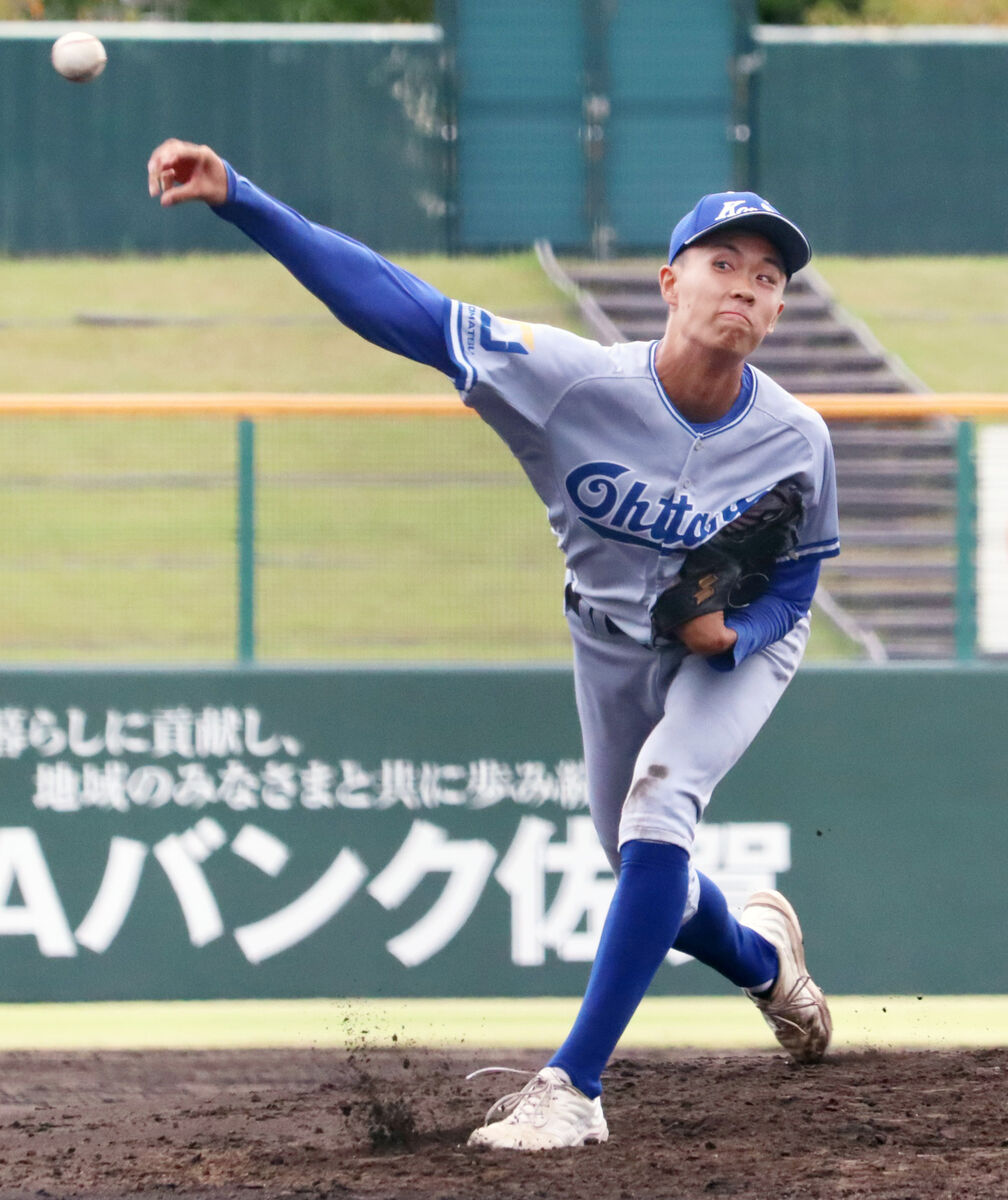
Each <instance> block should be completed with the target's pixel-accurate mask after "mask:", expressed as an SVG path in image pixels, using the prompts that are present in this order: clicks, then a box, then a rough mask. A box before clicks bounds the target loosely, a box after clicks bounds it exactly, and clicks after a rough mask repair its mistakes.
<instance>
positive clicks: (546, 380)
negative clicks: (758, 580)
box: [450, 301, 839, 645]
mask: <svg viewBox="0 0 1008 1200" xmlns="http://www.w3.org/2000/svg"><path fill="white" fill-rule="evenodd" d="M656 345H657V343H652V342H631V343H626V344H619V345H615V346H609V347H605V346H601V345H599V344H598V343H596V342H593V341H590V340H587V339H585V338H581V337H578V336H576V335H575V334H572V333H569V332H566V331H564V330H561V329H555V328H552V327H550V326H544V325H529V324H525V323H518V322H514V321H506V320H501V319H500V318H497V317H494V316H493V315H491V314H490V313H487V312H486V311H484V310H483V309H480V308H478V307H476V306H474V305H471V304H463V303H459V302H458V301H453V302H452V305H451V315H450V350H451V354H452V357H453V359H454V360H455V362H456V364H457V366H458V374H457V376H456V381H455V382H456V386H457V387H458V388H459V390H460V392H461V393H462V394H463V398H464V400H465V402H466V403H467V404H468V405H470V406H471V407H472V408H474V409H475V410H476V411H477V412H478V413H479V414H480V416H481V417H483V419H484V420H485V421H486V422H487V423H488V424H489V425H491V426H492V427H493V428H494V429H495V430H496V431H497V432H498V433H499V434H500V436H501V437H502V438H503V439H504V441H505V442H506V443H507V444H508V446H509V447H510V449H511V450H512V452H513V453H514V455H515V456H516V457H517V458H518V460H519V461H520V462H521V464H522V466H523V467H524V469H525V472H526V474H527V475H528V477H529V479H530V480H531V482H532V484H533V486H534V487H535V489H536V491H537V492H538V494H539V496H540V497H541V498H542V500H543V502H544V504H545V505H546V508H547V511H548V514H549V520H550V524H551V526H552V528H553V532H554V533H555V535H556V538H557V541H558V543H559V545H560V548H561V550H562V551H563V553H564V556H565V559H566V562H567V568H568V581H569V582H571V583H572V584H573V586H574V587H575V588H576V590H577V592H578V593H579V594H580V595H581V596H582V597H583V598H584V599H585V600H586V601H587V602H588V604H590V605H591V606H592V607H593V608H595V609H597V610H600V611H601V612H603V613H605V614H607V615H608V616H609V617H610V618H611V619H612V620H613V621H614V622H615V623H616V624H617V625H618V626H619V627H620V629H622V630H623V631H624V632H626V633H627V634H629V635H630V636H631V637H632V638H634V640H636V641H638V642H640V643H641V644H644V645H646V644H648V643H649V642H650V640H651V623H650V610H651V607H652V605H653V604H654V602H655V600H656V599H657V597H658V596H659V594H660V593H661V592H662V591H664V589H665V588H666V587H668V586H669V585H670V584H671V583H672V582H673V581H674V579H675V577H676V575H677V574H678V571H679V568H680V565H681V563H682V559H683V555H684V553H685V552H686V551H688V550H690V549H691V548H692V547H694V546H697V545H699V544H700V543H702V542H705V541H706V540H707V539H708V538H710V537H711V536H712V534H714V533H715V532H716V531H717V530H718V529H719V528H720V527H721V526H722V525H724V524H726V523H727V522H729V521H731V520H732V519H733V518H734V517H736V516H737V515H738V514H739V512H740V511H743V510H744V509H745V508H747V507H748V506H749V505H750V504H751V503H753V502H754V501H755V500H756V499H758V498H759V497H760V496H761V495H762V494H763V493H764V492H766V491H767V490H768V489H769V488H771V487H773V486H774V484H776V483H777V482H778V481H779V480H781V479H785V478H791V477H793V478H794V479H796V480H797V482H798V484H799V486H800V488H801V491H802V495H803V499H804V502H805V517H804V521H803V525H802V527H801V529H800V531H799V542H798V547H797V549H796V554H797V556H798V557H809V558H825V557H828V556H831V555H834V554H836V553H837V552H838V548H839V540H838V530H837V512H836V483H835V475H834V465H833V451H832V446H831V443H830V439H829V434H828V432H827V429H826V425H825V423H824V421H823V420H822V418H821V417H820V416H819V414H818V413H816V412H815V411H814V410H813V409H811V408H809V407H808V406H807V405H805V404H802V403H801V402H800V401H798V400H796V399H795V398H794V397H793V396H791V395H790V394H789V393H787V392H786V391H784V389H783V388H781V387H779V386H778V385H777V384H776V383H774V382H773V380H771V379H770V378H768V377H767V376H766V375H764V374H763V373H762V372H760V371H759V370H757V369H755V368H753V367H750V366H746V368H745V383H744V386H743V388H742V391H741V392H740V395H739V398H738V400H737V401H736V403H735V404H734V406H733V407H732V409H731V410H730V411H729V412H728V413H727V414H726V415H725V416H724V417H723V418H722V419H721V420H719V421H716V422H713V423H712V424H710V425H699V426H697V425H692V424H690V423H688V422H687V421H686V420H685V419H684V418H683V417H682V416H681V415H680V414H679V413H678V412H677V410H676V409H675V407H674V405H673V404H672V403H671V402H670V400H669V397H668V396H667V395H666V393H665V391H664V388H663V387H662V385H661V383H660V382H659V379H658V376H657V374H656V371H655V364H654V353H655V347H656Z"/></svg>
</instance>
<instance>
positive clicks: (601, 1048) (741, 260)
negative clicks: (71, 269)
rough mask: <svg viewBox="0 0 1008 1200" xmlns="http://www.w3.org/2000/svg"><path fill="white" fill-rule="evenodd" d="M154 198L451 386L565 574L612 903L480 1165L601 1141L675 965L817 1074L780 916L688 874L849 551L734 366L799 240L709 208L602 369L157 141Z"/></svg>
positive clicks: (793, 948) (808, 453)
mask: <svg viewBox="0 0 1008 1200" xmlns="http://www.w3.org/2000/svg"><path fill="white" fill-rule="evenodd" d="M148 183H149V190H150V193H151V195H152V196H160V203H161V204H162V205H163V206H165V207H169V206H172V205H175V204H179V203H183V202H186V201H190V200H203V201H206V202H207V203H208V204H209V205H211V206H212V207H213V209H214V210H215V211H216V213H217V215H218V216H220V217H222V218H223V219H225V220H227V221H230V222H231V223H233V224H234V225H236V226H237V227H238V228H239V229H241V230H243V231H244V232H245V233H246V234H247V235H248V236H249V237H250V238H251V239H252V240H253V241H255V242H256V243H258V245H259V246H261V247H262V248H263V249H264V250H266V251H267V252H268V253H269V254H271V255H273V256H274V257H275V258H276V259H278V260H279V261H280V262H281V263H282V264H283V265H284V266H286V267H287V268H288V270H290V271H291V272H292V273H293V274H294V276H295V277H296V278H297V279H298V280H300V282H301V283H302V284H303V285H304V286H305V287H306V288H308V289H309V290H310V291H311V292H313V293H314V294H315V295H316V296H317V297H318V298H319V299H320V300H322V302H323V303H324V304H326V305H327V307H328V308H329V309H330V310H331V311H332V312H333V314H334V315H335V316H336V317H338V318H339V320H341V321H342V322H344V323H345V324H346V325H348V326H349V327H350V328H352V329H354V330H356V331H357V332H358V333H360V334H361V335H363V336H364V337H365V338H368V339H369V340H370V341H372V342H375V343H377V344H378V345H380V346H384V347H386V348H387V349H389V350H393V351H395V352H397V353H399V354H403V355H406V356H407V357H409V358H412V359H415V360H416V361H419V362H422V363H426V364H428V365H430V366H432V367H434V368H436V369H437V370H439V371H442V372H443V373H444V374H445V375H447V376H448V377H449V378H450V379H452V380H453V381H454V383H455V385H456V387H457V388H458V390H459V392H460V393H461V396H462V399H463V402H464V403H466V404H468V405H470V406H471V407H472V408H474V409H475V410H476V411H477V412H478V413H479V415H480V416H481V417H482V418H483V420H485V421H486V422H487V423H488V424H489V425H491V426H492V427H493V428H494V429H495V430H496V431H497V433H498V434H499V435H500V436H501V437H502V438H503V439H504V441H505V442H506V443H507V445H508V446H509V448H510V449H511V451H512V453H513V454H514V455H515V457H516V458H517V459H518V460H519V462H520V463H521V465H522V466H523V468H524V470H525V472H526V474H527V475H528V477H529V480H530V481H531V483H532V486H533V487H534V488H535V490H536V491H537V493H538V494H539V496H540V497H541V499H542V500H543V502H544V504H545V505H546V508H547V512H548V517H549V522H550V525H551V527H552V530H553V533H554V534H555V536H556V538H557V541H558V543H559V545H560V548H561V550H562V551H563V554H564V557H565V560H566V580H565V600H566V617H567V621H568V623H569V626H570V632H571V637H572V639H573V647H574V680H575V692H576V699H577V705H578V713H579V716H580V721H581V729H582V735H583V741H584V752H585V761H586V765H587V772H588V785H589V793H590V804H591V812H592V817H593V820H594V823H595V827H596V829H597V830H598V835H599V838H600V839H601V842H602V845H603V846H604V848H605V851H606V853H607V855H608V857H609V860H610V862H611V863H612V866H613V869H614V871H615V872H616V874H617V877H618V880H617V885H616V889H615V892H614V895H613V900H612V904H611V907H610V910H609V913H608V916H607V919H606V922H605V926H604V928H603V932H602V935H601V938H600V943H599V947H598V952H597V954H596V958H595V962H594V964H593V967H592V970H591V974H590V978H589V981H588V985H587V990H586V992H585V996H584V1000H583V1002H582V1005H581V1008H580V1010H579V1012H578V1015H577V1018H576V1020H575V1022H574V1025H573V1027H572V1029H571V1031H570V1033H569V1035H568V1037H567V1039H566V1040H565V1041H564V1043H563V1045H562V1046H561V1047H560V1048H559V1049H558V1050H557V1052H556V1053H555V1054H554V1055H553V1057H552V1058H551V1059H550V1061H549V1062H548V1064H547V1065H546V1066H544V1067H543V1068H542V1070H540V1071H538V1072H537V1073H536V1074H535V1075H534V1076H533V1077H532V1078H531V1079H530V1080H529V1081H528V1083H527V1084H526V1085H525V1086H524V1087H523V1088H522V1089H521V1090H520V1091H517V1092H514V1093H512V1094H511V1095H508V1096H505V1097H504V1098H503V1099H502V1100H501V1101H499V1102H498V1103H497V1104H496V1105H494V1107H493V1108H492V1109H491V1110H490V1112H489V1113H488V1114H487V1119H486V1122H485V1123H484V1125H483V1126H481V1127H480V1128H478V1129H477V1130H475V1132H474V1133H473V1134H472V1136H471V1137H470V1139H469V1140H470V1144H472V1145H476V1146H487V1147H495V1148H502V1149H511V1150H541V1149H549V1148H555V1147H565V1146H581V1145H585V1144H587V1143H591V1142H601V1141H605V1140H606V1138H607V1137H608V1129H607V1126H606V1121H605V1117H604V1116H603V1112H602V1105H601V1099H600V1097H601V1092H602V1084H601V1076H602V1073H603V1069H604V1067H605V1065H606V1063H607V1062H608V1060H609V1058H610V1056H611V1054H612V1052H613V1050H614V1049H615V1047H616V1044H617V1042H618V1041H619V1038H620V1036H621V1034H622V1032H623V1030H624V1028H625V1027H626V1025H627V1023H628V1022H629V1020H630V1018H631V1016H632V1015H633V1013H634V1011H635V1009H636V1008H637V1006H638V1004H639V1003H640V1001H641V999H642V997H643V996H644V993H645V991H646V990H647V988H648V986H649V985H650V983H651V980H652V978H653V976H654V975H655V973H656V971H657V970H658V968H659V966H660V965H661V963H662V961H663V959H664V958H665V956H666V954H667V953H668V951H669V949H670V948H672V947H674V948H675V949H676V950H679V951H683V952H685V953H687V954H690V955H692V956H693V957H695V958H696V959H698V960H699V961H701V962H703V963H706V964H708V965H709V966H711V967H713V968H714V969H715V970H716V971H718V972H720V973H721V974H722V975H723V976H725V977H726V978H727V979H728V980H730V981H731V982H732V983H733V984H735V985H737V986H738V987H740V988H742V989H744V992H745V993H746V994H747V995H748V996H749V997H750V998H751V999H752V1000H753V1001H754V1002H755V1003H756V1005H757V1006H758V1007H759V1009H760V1010H761V1011H762V1013H763V1015H764V1016H765V1018H766V1019H767V1022H768V1023H769V1024H770V1026H771V1028H772V1029H773V1031H774V1033H775V1035H776V1037H777V1039H778V1041H779V1042H780V1043H781V1045H782V1046H784V1048H785V1049H786V1050H787V1051H788V1052H789V1053H790V1054H791V1055H792V1056H793V1057H794V1058H795V1059H796V1060H798V1061H799V1062H815V1061H817V1060H818V1059H820V1058H821V1057H822V1055H823V1054H824V1052H825V1050H826V1047H827V1045H828V1042H829V1038H830V1033H831V1022H830V1016H829V1011H828V1008H827V1005H826V1002H825V1000H824V998H823V995H822V992H821V991H820V989H819V988H818V987H817V986H816V984H815V983H814V982H813V981H812V979H811V978H810V976H809V973H808V970H807V968H806V965H805V957H804V950H803V944H802V933H801V929H800V926H799V923H798V918H797V916H796V915H795V913H794V910H793V909H792V907H791V906H790V904H789V903H788V902H787V900H786V899H785V898H784V897H783V896H781V895H780V894H779V893H778V892H775V891H763V892H758V893H756V894H755V895H754V896H752V897H751V898H750V900H749V902H748V904H747V905H746V907H745V908H744V910H743V912H742V914H741V919H740V920H736V919H735V918H734V917H733V916H732V915H731V914H730V913H729V912H728V908H727V905H726V902H725V899H724V896H723V895H722V893H721V892H720V891H719V889H718V888H717V887H716V885H715V884H714V883H713V882H712V881H711V880H710V879H708V878H706V877H705V876H703V875H702V874H701V873H700V872H698V871H697V870H696V869H695V867H694V866H693V864H692V862H691V850H692V846H693V841H694V834H695V831H696V827H697V824H698V822H699V821H700V819H701V817H702V816H703V813H704V810H705V809H706V807H707V804H708V802H709V800H710V797H711V793H712V791H713V789H714V787H715V786H716V785H717V783H718V782H719V781H720V780H721V779H722V778H723V776H724V775H725V774H726V773H727V771H728V770H729V769H730V768H731V767H732V766H733V765H734V764H735V763H736V762H737V761H738V759H739V757H740V756H741V755H742V754H743V753H744V751H745V750H746V748H747V747H748V746H749V744H750V742H752V740H753V738H754V737H755V736H756V734H757V732H758V731H759V729H760V728H761V727H762V725H763V724H764V722H765V721H766V719H767V718H768V716H769V715H770V713H771V711H772V709H773V707H774V705H775V704H776V703H777V701H778V699H779V698H780V696H781V694H782V693H783V691H784V689H785V688H786V687H787V685H788V683H789V682H790V680H791V678H792V677H793V675H794V673H795V671H796V670H797V667H798V664H799V662H800V660H801V657H802V653H803V651H804V648H805V644H806V641H807V639H808V634H809V608H810V605H811V601H812V596H813V593H814V591H815V587H816V584H817V581H818V575H819V564H820V561H821V560H822V559H823V558H825V557H827V556H830V555H834V554H836V553H838V550H839V541H838V532H837V514H836V485H835V476H834V465H833V454H832V448H831V446H830V441H829V436H828V433H827V430H826V427H825V424H824V422H823V421H822V420H821V418H820V417H819V416H818V415H817V414H816V413H815V412H814V411H813V410H812V409H810V408H808V407H806V406H805V405H803V404H801V403H799V402H798V401H797V400H795V399H794V398H793V397H792V396H790V395H788V393H786V392H785V391H784V390H783V389H782V388H780V387H779V386H777V385H776V384H775V383H774V382H773V381H772V380H771V379H769V378H768V377H767V376H766V375H764V374H763V373H762V372H761V371H759V370H758V369H756V368H755V367H752V366H751V365H749V363H748V362H747V358H748V357H749V356H750V355H751V353H752V352H753V350H755V348H756V347H757V346H758V345H759V344H760V342H761V341H762V339H763V338H764V337H765V336H766V335H767V334H768V333H769V332H770V331H771V330H772V329H773V327H774V324H775V322H776V321H777V319H778V317H779V316H780V313H781V311H782V309H783V295H784V289H785V285H786V283H787V281H788V279H789V278H790V276H791V275H793V274H794V272H795V271H797V270H799V269H800V268H801V267H803V266H804V265H805V264H806V263H807V262H808V260H809V257H810V250H809V246H808V243H807V241H806V239H805V237H804V235H803V234H802V233H801V231H800V230H799V229H798V228H797V226H795V225H794V224H793V223H792V222H791V221H789V220H787V219H786V218H785V217H784V216H782V215H781V214H780V213H779V212H778V211H777V210H776V209H774V208H773V207H772V206H771V205H770V204H768V203H767V202H766V201H765V200H762V199H761V198H760V197H759V196H756V195H754V194H752V193H748V192H739V193H723V194H718V195H713V196H705V197H704V198H703V199H701V200H700V201H699V203H698V204H697V205H696V207H695V208H694V209H692V211H691V212H689V213H688V214H687V215H686V216H685V217H683V219H682V220H681V221H680V222H679V223H678V224H677V225H676V227H675V229H674V230H673V233H672V238H671V243H670V247H669V256H668V262H667V263H666V264H665V265H664V266H662V268H661V270H660V272H659V277H658V286H659V289H660V292H661V297H662V299H663V301H664V303H665V305H666V307H667V310H668V318H667V325H666V329H665V333H664V335H663V337H661V338H660V339H659V340H658V341H655V342H651V343H648V342H635V343H629V344H625V345H615V346H609V347H604V346H601V345H599V344H597V343H596V342H593V341H590V340H586V339H584V338H581V337H577V336H575V335H574V334H572V333H568V332H565V331H563V330H560V329H554V328H550V327H547V326H542V325H528V324H525V323H521V322H514V321H508V320H502V319H500V318H499V317H497V316H494V315H493V314H491V313H489V312H486V311H485V310H484V309H482V308H479V307H477V306H475V305H473V304H467V303H462V302H459V301H457V300H450V299H448V298H447V297H445V296H443V295H441V293H439V292H438V291H437V290H436V289H435V288H433V287H431V286H430V285H429V284H427V283H425V282H423V281H422V280H420V279H418V278H416V277H415V276H413V275H411V274H409V273H408V272H406V271H404V270H401V269H400V268H398V267H396V266H394V265H392V264H391V263H389V262H387V261H386V260H385V259H384V258H382V257H381V256H379V255H378V254H376V253H374V252H373V251H371V250H369V249H368V248H367V247H365V246H363V245H361V244H360V243H359V242H356V241H354V240H353V239H351V238H348V237H346V236H344V235H342V234H340V233H337V232H335V231H333V230H330V229H326V228H324V227H322V226H319V225H317V224H314V223H312V222H310V221H308V220H306V219H305V218H304V217H303V216H301V215H299V214H298V213H297V212H294V211H293V210H292V209H290V208H288V207H286V206H285V205H283V204H281V203H279V202H278V201H277V200H275V199H273V198H272V197H270V196H268V195H266V194H264V193H263V192H262V191H260V190H259V189H258V188H256V187H255V186H254V185H253V184H252V183H250V182H249V181H248V180H247V179H245V178H243V177H242V176H241V175H239V174H237V173H236V172H235V171H234V170H233V169H232V168H231V166H230V165H228V164H227V163H225V162H224V161H223V160H222V159H221V158H220V157H218V155H217V154H216V153H214V151H213V150H211V149H210V148H209V147H207V146H196V145H193V144H190V143H185V142H180V141H177V140H170V141H167V142H165V143H163V144H162V145H160V146H159V147H158V148H157V149H156V150H155V151H154V153H153V155H152V156H151V159H150V162H149V164H148ZM784 483H786V485H787V487H788V488H790V489H791V490H792V494H793V496H794V497H795V498H796V501H797V508H796V512H797V516H796V517H794V516H793V518H792V523H793V529H792V530H791V531H790V535H789V537H788V538H787V539H786V540H785V541H784V542H783V543H782V545H783V546H784V547H785V548H786V552H785V553H784V554H783V555H781V556H779V557H774V558H772V559H771V560H770V561H769V562H766V561H764V562H762V563H760V564H758V568H757V570H756V571H755V575H757V576H759V577H760V579H761V586H760V587H757V588H756V589H755V597H754V596H753V589H752V588H750V589H749V591H748V592H747V600H746V601H743V602H736V600H735V599H733V593H732V588H733V587H734V584H735V583H737V582H738V578H737V576H738V573H737V572H736V576H735V577H734V578H733V579H732V580H730V581H729V585H728V588H727V590H726V589H725V586H724V584H723V580H722V579H721V578H720V576H719V571H720V568H717V567H715V568H713V569H711V568H710V564H709V562H708V561H707V560H706V559H702V556H703V555H704V554H705V553H706V552H708V551H710V552H713V548H714V547H715V546H716V545H717V544H719V541H720V540H721V539H723V538H724V537H727V536H729V535H735V534H737V532H738V531H739V530H740V529H745V528H746V526H747V525H748V524H757V525H758V524H759V523H760V522H761V521H762V520H763V510H762V507H761V506H763V505H764V504H765V503H766V501H767V499H768V498H770V497H772V496H773V495H774V494H775V493H776V491H777V490H779V489H778V485H781V484H784ZM697 562H701V564H702V565H701V569H700V571H699V572H697V571H696V570H695V569H694V565H695V563H697ZM752 574H753V573H752V572H750V576H751V575H752ZM687 580H688V582H686V581H687ZM711 599H713V608H712V609H711V607H710V605H709V604H707V605H706V606H705V601H707V600H711Z"/></svg>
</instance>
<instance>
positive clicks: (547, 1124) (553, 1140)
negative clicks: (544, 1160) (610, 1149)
mask: <svg viewBox="0 0 1008 1200" xmlns="http://www.w3.org/2000/svg"><path fill="white" fill-rule="evenodd" d="M474 1074H478V1072H474ZM470 1078H472V1076H470ZM608 1137H609V1127H608V1125H606V1120H605V1117H604V1116H603V1115H602V1101H601V1100H600V1099H599V1098H598V1097H596V1098H595V1099H594V1100H589V1099H588V1097H587V1096H586V1095H585V1094H584V1092H581V1091H578V1089H577V1088H576V1087H575V1086H574V1085H573V1084H572V1083H571V1081H570V1077H569V1076H568V1074H567V1072H566V1071H564V1070H562V1069H561V1068H560V1067H543V1069H542V1070H541V1071H540V1072H539V1073H538V1074H537V1075H533V1076H532V1078H531V1079H530V1080H529V1081H528V1083H526V1084H525V1086H524V1087H523V1088H522V1089H521V1091H520V1092H512V1093H511V1094H510V1095H508V1096H502V1097H501V1099H500V1100H498V1101H497V1103H496V1104H494V1105H493V1106H492V1107H491V1109H490V1111H489V1112H488V1113H487V1115H486V1122H485V1123H484V1124H483V1125H481V1126H480V1128H479V1129H476V1130H474V1131H473V1132H472V1133H471V1134H470V1135H469V1145H470V1146H487V1147H490V1148H492V1149H497V1150H559V1149H561V1148H562V1147H564V1146H584V1145H587V1144H588V1143H589V1142H604V1141H606V1139H607V1138H608Z"/></svg>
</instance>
